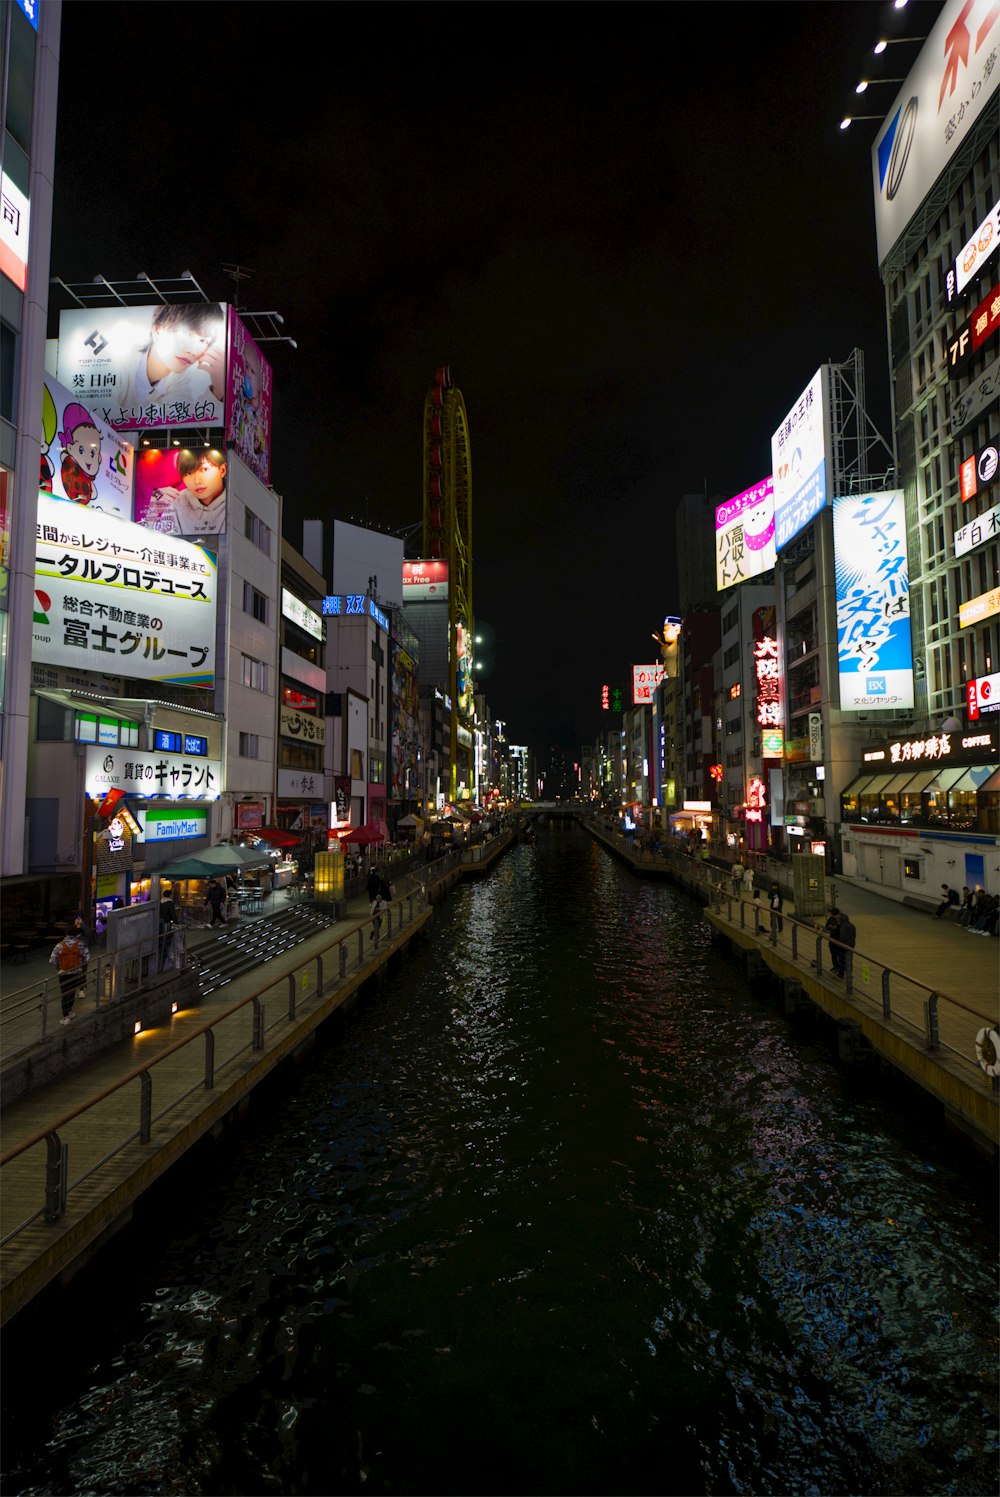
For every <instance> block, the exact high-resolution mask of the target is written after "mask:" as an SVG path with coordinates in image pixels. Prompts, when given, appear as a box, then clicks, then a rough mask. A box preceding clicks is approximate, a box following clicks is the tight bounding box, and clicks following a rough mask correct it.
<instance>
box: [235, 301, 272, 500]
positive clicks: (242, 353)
mask: <svg viewBox="0 0 1000 1497" xmlns="http://www.w3.org/2000/svg"><path fill="white" fill-rule="evenodd" d="M226 443H227V445H228V446H230V447H232V448H233V450H234V451H235V452H236V453H237V454H238V455H239V456H240V457H241V458H242V459H243V461H244V462H245V463H246V465H247V467H248V468H249V469H250V471H251V473H255V474H256V475H257V477H258V478H259V479H260V481H261V483H270V481H271V366H270V364H269V363H268V362H267V360H266V359H265V357H264V355H263V354H262V353H261V351H260V349H259V348H258V347H257V344H256V343H255V342H254V340H253V338H251V336H250V334H249V333H248V332H247V329H246V327H245V325H244V323H243V321H242V319H241V318H240V317H239V316H238V314H237V313H236V311H235V309H234V308H233V307H230V308H229V339H228V376H227V386H226Z"/></svg>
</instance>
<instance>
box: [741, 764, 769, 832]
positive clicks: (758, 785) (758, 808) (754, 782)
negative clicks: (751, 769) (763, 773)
mask: <svg viewBox="0 0 1000 1497" xmlns="http://www.w3.org/2000/svg"><path fill="white" fill-rule="evenodd" d="M766 804H767V791H766V789H765V787H764V781H763V780H762V779H759V778H758V776H757V775H754V776H753V778H752V779H751V780H750V783H749V784H748V785H747V799H746V811H745V815H746V819H747V821H763V820H764V807H765V805H766Z"/></svg>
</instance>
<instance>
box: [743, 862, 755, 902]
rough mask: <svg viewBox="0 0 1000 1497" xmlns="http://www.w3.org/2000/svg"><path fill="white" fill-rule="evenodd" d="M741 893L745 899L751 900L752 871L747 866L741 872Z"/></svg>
mask: <svg viewBox="0 0 1000 1497" xmlns="http://www.w3.org/2000/svg"><path fill="white" fill-rule="evenodd" d="M743 892H744V894H745V895H746V897H747V899H752V898H753V869H752V868H751V867H750V865H749V864H748V865H747V867H746V868H744V870H743Z"/></svg>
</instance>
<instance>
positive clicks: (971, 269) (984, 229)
mask: <svg viewBox="0 0 1000 1497" xmlns="http://www.w3.org/2000/svg"><path fill="white" fill-rule="evenodd" d="M998 244H1000V203H994V204H993V207H992V208H991V209H990V211H989V213H987V215H986V217H985V218H984V219H983V221H982V223H981V224H980V225H979V227H978V229H977V230H976V232H975V233H974V234H973V236H972V238H971V239H970V240H969V242H968V244H966V245H963V246H962V249H961V250H960V252H959V255H958V258H957V260H956V261H955V264H954V265H953V266H952V268H951V270H949V272H948V274H947V275H946V276H945V292H946V295H947V297H948V300H949V301H953V300H954V299H955V297H956V296H958V295H960V294H961V292H963V291H964V290H965V288H966V286H967V285H968V284H969V282H970V281H972V280H974V279H975V277H976V276H977V275H978V274H979V272H980V271H981V270H982V268H983V266H984V265H985V264H986V262H987V260H989V259H990V258H991V256H993V255H995V254H996V251H997V245H998Z"/></svg>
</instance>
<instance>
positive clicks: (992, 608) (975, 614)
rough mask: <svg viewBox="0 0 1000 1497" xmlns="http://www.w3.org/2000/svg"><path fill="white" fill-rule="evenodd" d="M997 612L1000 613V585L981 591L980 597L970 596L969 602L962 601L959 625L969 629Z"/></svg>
mask: <svg viewBox="0 0 1000 1497" xmlns="http://www.w3.org/2000/svg"><path fill="white" fill-rule="evenodd" d="M995 613H1000V587H994V588H991V589H990V591H989V592H988V593H980V594H979V597H978V598H970V599H969V601H968V603H960V604H959V605H958V627H959V628H960V629H969V628H971V626H972V625H973V624H981V623H982V621H983V619H991V618H992V617H993V615H994V614H995Z"/></svg>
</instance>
